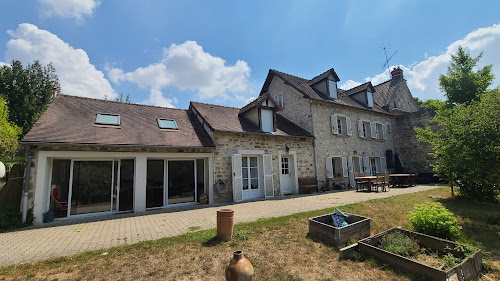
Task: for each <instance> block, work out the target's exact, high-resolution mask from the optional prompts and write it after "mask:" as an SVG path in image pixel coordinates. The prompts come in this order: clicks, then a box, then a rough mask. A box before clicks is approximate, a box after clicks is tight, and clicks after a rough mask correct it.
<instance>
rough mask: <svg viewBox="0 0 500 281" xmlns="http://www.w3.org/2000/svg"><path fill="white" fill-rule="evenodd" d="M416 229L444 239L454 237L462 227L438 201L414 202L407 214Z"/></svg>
mask: <svg viewBox="0 0 500 281" xmlns="http://www.w3.org/2000/svg"><path fill="white" fill-rule="evenodd" d="M408 216H409V218H410V222H411V223H412V225H413V228H415V230H416V231H418V232H421V233H424V234H428V235H432V236H437V237H441V238H445V239H454V238H456V237H458V235H459V234H460V229H462V228H461V227H460V226H459V225H458V222H457V219H456V218H455V216H454V215H453V213H451V212H450V211H448V210H446V208H444V207H443V205H441V204H440V203H424V204H416V205H415V206H414V211H412V212H410V214H409V215H408Z"/></svg>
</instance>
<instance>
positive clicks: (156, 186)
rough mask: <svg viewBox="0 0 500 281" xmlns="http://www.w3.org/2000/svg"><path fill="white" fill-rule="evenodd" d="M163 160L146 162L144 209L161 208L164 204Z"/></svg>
mask: <svg viewBox="0 0 500 281" xmlns="http://www.w3.org/2000/svg"><path fill="white" fill-rule="evenodd" d="M164 164H165V160H163V159H161V160H148V164H147V165H148V167H147V181H146V208H154V207H162V206H163V205H165V204H164V202H163V198H164V197H165V193H164V191H163V190H164V184H163V183H164V172H165V171H164Z"/></svg>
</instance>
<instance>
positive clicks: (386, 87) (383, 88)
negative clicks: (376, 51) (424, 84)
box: [373, 77, 406, 106]
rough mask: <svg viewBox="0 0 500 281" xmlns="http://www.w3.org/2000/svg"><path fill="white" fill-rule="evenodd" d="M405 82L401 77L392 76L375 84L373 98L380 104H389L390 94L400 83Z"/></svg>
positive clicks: (392, 93)
mask: <svg viewBox="0 0 500 281" xmlns="http://www.w3.org/2000/svg"><path fill="white" fill-rule="evenodd" d="M403 82H404V83H406V80H405V79H404V78H403V77H394V78H392V79H391V80H388V81H385V82H383V83H380V84H378V85H376V86H375V91H376V92H377V94H376V95H373V100H374V101H375V102H376V103H378V104H380V105H381V106H387V105H389V102H390V101H391V98H392V95H394V93H395V92H396V90H397V89H398V88H399V85H401V83H403Z"/></svg>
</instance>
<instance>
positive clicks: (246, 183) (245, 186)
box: [243, 179, 248, 190]
mask: <svg viewBox="0 0 500 281" xmlns="http://www.w3.org/2000/svg"><path fill="white" fill-rule="evenodd" d="M247 189H248V180H246V179H244V180H243V190H247Z"/></svg>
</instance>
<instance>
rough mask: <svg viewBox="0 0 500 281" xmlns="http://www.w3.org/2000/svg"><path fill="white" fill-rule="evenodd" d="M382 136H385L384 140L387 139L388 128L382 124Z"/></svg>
mask: <svg viewBox="0 0 500 281" xmlns="http://www.w3.org/2000/svg"><path fill="white" fill-rule="evenodd" d="M382 134H383V135H384V140H386V139H387V126H386V125H385V124H382Z"/></svg>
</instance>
